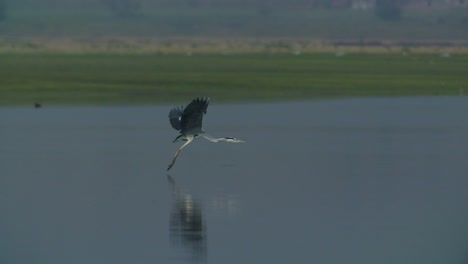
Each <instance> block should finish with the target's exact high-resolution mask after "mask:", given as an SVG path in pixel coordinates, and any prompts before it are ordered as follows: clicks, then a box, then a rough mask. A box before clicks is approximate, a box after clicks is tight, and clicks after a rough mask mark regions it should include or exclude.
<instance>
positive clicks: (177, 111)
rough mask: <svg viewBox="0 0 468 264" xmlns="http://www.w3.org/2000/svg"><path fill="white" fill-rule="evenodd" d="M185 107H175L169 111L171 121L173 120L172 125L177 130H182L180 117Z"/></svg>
mask: <svg viewBox="0 0 468 264" xmlns="http://www.w3.org/2000/svg"><path fill="white" fill-rule="evenodd" d="M182 109H183V107H182V106H181V107H174V108H172V110H171V111H170V112H169V122H171V126H172V127H173V128H174V129H175V130H180V129H181V127H180V119H181V117H182V114H183V113H184V111H183V110H182Z"/></svg>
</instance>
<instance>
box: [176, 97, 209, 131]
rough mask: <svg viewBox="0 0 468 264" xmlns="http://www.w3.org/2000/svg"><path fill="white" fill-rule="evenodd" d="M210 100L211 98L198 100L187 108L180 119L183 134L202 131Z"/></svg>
mask: <svg viewBox="0 0 468 264" xmlns="http://www.w3.org/2000/svg"><path fill="white" fill-rule="evenodd" d="M209 100H210V99H209V98H197V99H194V100H193V101H192V102H191V103H190V104H189V105H187V107H185V109H184V112H183V114H182V117H181V119H180V127H181V129H182V130H181V131H180V132H181V133H186V132H188V131H197V130H199V131H201V129H202V121H203V115H204V114H206V109H207V108H208V103H209Z"/></svg>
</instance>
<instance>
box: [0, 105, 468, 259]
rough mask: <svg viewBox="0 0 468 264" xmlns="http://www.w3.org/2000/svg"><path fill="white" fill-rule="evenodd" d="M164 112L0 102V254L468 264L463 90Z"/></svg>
mask: <svg viewBox="0 0 468 264" xmlns="http://www.w3.org/2000/svg"><path fill="white" fill-rule="evenodd" d="M214 102H215V101H214ZM170 107H171V106H161V107H159V106H158V107H48V106H45V107H44V108H41V109H32V108H26V107H12V108H10V107H3V108H0V210H1V216H0V262H1V263H8V264H10V263H40V264H42V263H47V264H55V263H69V264H71V263H77V264H78V263H79V264H82V263H191V262H192V263H203V262H207V263H236V264H237V263H411V264H413V263H426V264H427V263H437V264H439V263H459V264H466V263H468V191H467V190H468V118H467V114H468V99H466V98H392V99H348V100H330V101H315V102H301V103H280V104H241V105H219V104H215V103H213V104H212V105H211V106H210V107H209V108H208V114H207V115H206V116H205V124H204V125H205V130H207V131H208V132H209V133H210V134H212V135H213V136H233V137H237V138H240V139H244V140H245V141H247V143H245V144H229V143H212V142H208V141H206V140H204V139H197V140H195V141H194V142H193V143H192V144H190V145H189V146H188V147H187V148H186V149H184V150H183V151H182V153H181V155H180V156H179V159H178V161H177V163H176V164H175V166H174V168H173V169H172V170H171V174H170V175H167V174H166V172H165V169H166V167H167V165H168V163H169V162H170V160H171V158H172V156H173V154H174V152H175V150H176V149H177V148H178V146H179V145H180V143H171V142H172V140H173V139H174V138H175V137H176V136H177V131H175V130H172V128H171V127H170V125H169V122H168V119H167V114H168V110H169V109H170Z"/></svg>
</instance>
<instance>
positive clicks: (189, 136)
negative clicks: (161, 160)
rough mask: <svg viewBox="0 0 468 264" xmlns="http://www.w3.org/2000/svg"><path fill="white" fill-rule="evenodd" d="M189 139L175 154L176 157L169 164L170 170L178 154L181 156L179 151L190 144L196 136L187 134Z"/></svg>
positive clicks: (168, 168)
mask: <svg viewBox="0 0 468 264" xmlns="http://www.w3.org/2000/svg"><path fill="white" fill-rule="evenodd" d="M186 139H187V141H186V142H185V143H184V144H183V145H182V146H180V148H179V149H178V150H177V151H176V153H175V155H174V159H173V160H172V162H171V163H170V164H169V166H167V171H169V170H170V169H171V168H172V166H174V163H175V161H176V159H177V156H179V153H180V151H181V150H182V149H183V148H185V146H187V145H188V144H190V142H192V140H193V139H194V136H193V135H187V137H186Z"/></svg>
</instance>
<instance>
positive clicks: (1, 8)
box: [0, 0, 7, 21]
mask: <svg viewBox="0 0 468 264" xmlns="http://www.w3.org/2000/svg"><path fill="white" fill-rule="evenodd" d="M6 12H7V4H6V0H0V21H3V20H5V18H6Z"/></svg>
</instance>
